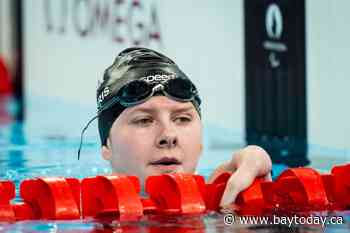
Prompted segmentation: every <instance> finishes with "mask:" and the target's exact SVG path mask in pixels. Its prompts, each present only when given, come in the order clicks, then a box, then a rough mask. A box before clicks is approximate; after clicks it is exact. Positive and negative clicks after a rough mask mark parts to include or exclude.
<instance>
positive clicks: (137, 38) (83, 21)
mask: <svg viewBox="0 0 350 233" xmlns="http://www.w3.org/2000/svg"><path fill="white" fill-rule="evenodd" d="M143 3H144V4H143ZM43 10H44V21H45V24H46V30H47V32H49V33H51V34H52V33H54V34H57V35H61V36H64V35H67V34H68V33H71V32H72V31H74V32H75V33H76V34H77V35H78V36H80V37H87V38H92V37H96V36H101V35H103V36H107V37H109V38H110V39H111V40H112V41H114V42H117V43H130V44H132V45H146V46H147V45H149V44H150V43H151V42H156V43H158V45H159V46H160V47H161V35H160V24H159V19H158V12H157V8H156V5H155V4H154V3H153V2H150V1H148V0H147V1H141V0H115V1H111V0H60V1H56V0H43Z"/></svg>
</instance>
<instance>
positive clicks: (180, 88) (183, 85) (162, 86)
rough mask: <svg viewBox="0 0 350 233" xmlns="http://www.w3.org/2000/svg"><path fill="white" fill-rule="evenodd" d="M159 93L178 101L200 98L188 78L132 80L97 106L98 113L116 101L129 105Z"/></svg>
mask: <svg viewBox="0 0 350 233" xmlns="http://www.w3.org/2000/svg"><path fill="white" fill-rule="evenodd" d="M157 93H161V94H163V95H164V96H167V97H169V98H171V99H173V100H176V101H180V102H188V101H193V100H195V101H197V103H198V105H200V103H201V100H200V98H199V95H198V91H197V89H196V87H195V86H194V84H193V83H192V82H191V81H190V80H189V79H183V78H175V79H170V80H167V81H163V82H156V83H149V82H147V81H145V80H134V81H131V82H129V83H127V84H126V85H124V86H123V87H122V88H121V89H120V90H119V91H118V92H117V94H116V95H115V96H113V97H112V98H111V99H110V100H108V101H107V102H106V103H104V104H103V105H101V106H100V107H99V108H98V114H100V113H101V112H103V111H105V110H107V109H109V108H111V107H112V106H114V105H115V104H116V103H120V104H121V105H122V106H124V107H131V106H135V105H138V104H141V103H144V102H146V101H147V100H148V99H150V98H151V97H152V96H154V95H155V94H157Z"/></svg>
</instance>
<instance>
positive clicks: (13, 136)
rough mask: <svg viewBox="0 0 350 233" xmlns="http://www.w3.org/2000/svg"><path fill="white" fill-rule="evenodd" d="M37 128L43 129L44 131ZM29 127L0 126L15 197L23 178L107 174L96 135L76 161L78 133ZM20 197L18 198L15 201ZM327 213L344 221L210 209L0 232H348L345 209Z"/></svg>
mask: <svg viewBox="0 0 350 233" xmlns="http://www.w3.org/2000/svg"><path fill="white" fill-rule="evenodd" d="M39 123H40V122H39ZM39 123H38V124H39ZM38 127H39V126H38ZM34 129H35V127H34ZM37 129H38V128H37ZM40 130H41V131H44V132H45V129H42V128H41V129H40ZM34 131H35V130H33V128H30V129H28V125H25V124H22V123H20V122H14V121H11V122H8V123H6V124H2V125H1V126H0V179H1V180H12V181H14V182H15V184H16V193H17V195H18V193H19V190H18V186H19V183H20V182H21V181H23V180H24V179H27V178H33V177H38V176H50V177H53V176H63V177H75V178H79V179H83V178H85V177H91V176H96V175H103V174H110V172H111V169H110V167H109V164H108V163H107V162H106V161H104V160H103V159H101V157H100V155H99V153H100V152H99V142H98V140H97V139H96V137H92V136H90V137H89V136H87V137H86V138H85V140H84V146H83V150H82V154H81V159H80V161H78V160H77V149H78V146H79V139H80V138H79V137H80V135H79V134H74V135H73V136H72V135H64V134H61V133H59V132H58V133H55V132H47V134H40V135H39V134H38V133H35V132H34ZM38 135H39V136H38ZM240 146H243V145H240V144H239V143H237V147H240ZM234 149H238V148H226V149H210V148H205V150H204V152H203V155H202V159H201V161H200V164H199V168H198V174H200V175H203V176H205V177H207V176H209V174H210V172H211V171H212V170H213V168H214V167H215V166H217V165H219V164H220V163H221V162H223V161H226V160H228V159H229V158H230V157H231V154H232V151H233V150H234ZM213 158H215V164H214V162H213ZM283 169H285V167H284V166H282V165H274V176H278V174H279V173H280V172H281V171H282V170H283ZM19 200H20V198H19V197H18V196H17V197H16V199H15V200H14V202H17V201H19ZM323 214H325V213H323ZM332 214H335V215H341V216H343V217H344V220H345V223H344V224H341V225H327V226H326V227H321V226H317V225H316V226H310V225H296V226H291V227H288V226H285V225H281V224H280V225H261V224H255V225H247V224H233V225H226V224H225V222H224V217H225V215H224V214H219V213H209V214H206V215H201V216H154V215H147V216H144V217H143V218H142V219H140V221H137V222H119V221H117V220H113V219H110V220H103V221H102V220H100V221H97V220H94V219H83V220H74V221H42V220H40V221H19V222H15V223H6V222H2V223H0V232H347V231H348V230H349V229H350V225H349V224H348V220H350V213H348V212H341V213H332Z"/></svg>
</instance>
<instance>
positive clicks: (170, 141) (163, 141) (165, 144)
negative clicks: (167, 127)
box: [157, 135, 178, 149]
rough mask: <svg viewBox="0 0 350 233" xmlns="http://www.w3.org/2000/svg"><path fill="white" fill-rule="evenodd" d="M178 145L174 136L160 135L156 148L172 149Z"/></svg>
mask: <svg viewBox="0 0 350 233" xmlns="http://www.w3.org/2000/svg"><path fill="white" fill-rule="evenodd" d="M177 143H178V139H177V137H176V136H175V135H162V136H161V137H160V138H159V140H158V142H157V146H158V147H159V148H169V149H170V148H173V147H176V146H177Z"/></svg>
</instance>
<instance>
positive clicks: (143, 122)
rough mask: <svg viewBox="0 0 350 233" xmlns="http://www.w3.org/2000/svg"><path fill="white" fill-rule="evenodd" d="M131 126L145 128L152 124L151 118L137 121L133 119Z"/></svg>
mask: <svg viewBox="0 0 350 233" xmlns="http://www.w3.org/2000/svg"><path fill="white" fill-rule="evenodd" d="M132 123H133V124H135V125H139V126H147V125H150V124H152V123H153V119H152V118H139V119H135V120H134V121H132Z"/></svg>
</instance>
